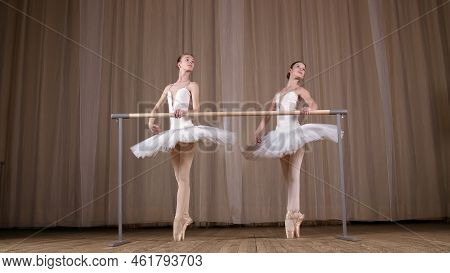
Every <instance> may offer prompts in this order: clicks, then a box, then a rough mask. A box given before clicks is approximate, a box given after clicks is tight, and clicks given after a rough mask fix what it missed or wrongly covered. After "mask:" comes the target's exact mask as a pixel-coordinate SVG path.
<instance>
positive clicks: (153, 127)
mask: <svg viewBox="0 0 450 273" xmlns="http://www.w3.org/2000/svg"><path fill="white" fill-rule="evenodd" d="M148 126H149V127H150V130H151V131H152V133H154V134H159V133H160V132H161V128H159V125H158V124H150V123H149V124H148Z"/></svg>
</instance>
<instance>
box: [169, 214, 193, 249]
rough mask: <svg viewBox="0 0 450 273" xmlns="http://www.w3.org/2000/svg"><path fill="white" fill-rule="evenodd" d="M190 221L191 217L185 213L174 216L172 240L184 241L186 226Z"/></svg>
mask: <svg viewBox="0 0 450 273" xmlns="http://www.w3.org/2000/svg"><path fill="white" fill-rule="evenodd" d="M192 223H193V221H192V218H191V217H189V215H187V214H185V215H183V216H181V217H175V219H174V221H173V240H174V241H176V242H179V241H184V234H185V232H186V228H187V227H188V226H189V225H190V224H192Z"/></svg>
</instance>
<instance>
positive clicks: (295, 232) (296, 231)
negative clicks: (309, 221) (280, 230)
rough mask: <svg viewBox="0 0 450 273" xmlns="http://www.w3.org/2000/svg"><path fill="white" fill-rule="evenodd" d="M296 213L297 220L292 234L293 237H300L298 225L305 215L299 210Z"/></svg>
mask: <svg viewBox="0 0 450 273" xmlns="http://www.w3.org/2000/svg"><path fill="white" fill-rule="evenodd" d="M296 214H298V217H297V221H296V222H295V230H294V236H295V238H300V225H301V224H302V222H303V219H305V215H304V214H302V213H301V212H298V213H296Z"/></svg>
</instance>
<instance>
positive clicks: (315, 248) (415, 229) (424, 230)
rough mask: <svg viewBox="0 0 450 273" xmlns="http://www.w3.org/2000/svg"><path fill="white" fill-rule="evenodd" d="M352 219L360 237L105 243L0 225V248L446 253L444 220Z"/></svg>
mask: <svg viewBox="0 0 450 273" xmlns="http://www.w3.org/2000/svg"><path fill="white" fill-rule="evenodd" d="M401 225H402V226H403V227H401V226H399V225H397V224H394V223H355V224H351V225H349V226H348V228H349V234H350V235H352V236H357V237H358V238H359V239H360V241H358V242H349V241H342V240H338V239H336V237H335V236H336V235H338V234H340V233H341V226H339V225H324V226H305V227H302V237H301V238H299V239H290V240H288V239H285V237H284V236H285V233H284V227H278V226H271V227H239V226H230V227H210V228H201V227H189V228H188V230H187V231H186V240H185V241H183V242H173V241H172V229H171V228H170V227H167V228H136V229H125V230H124V238H125V239H127V240H129V241H130V243H128V244H125V245H122V246H119V247H115V248H113V247H110V246H109V244H110V243H111V242H112V241H114V240H115V239H116V236H117V233H116V230H115V229H113V228H83V229H74V228H68V229H61V228H59V229H47V230H44V231H42V232H40V233H38V234H35V235H34V236H32V237H31V238H27V237H28V236H30V235H32V234H33V233H36V232H37V231H38V230H20V229H0V252H1V253H5V252H81V253H86V252H110V253H116V252H119V253H120V252H124V253H130V252H139V253H141V252H145V253H149V252H159V253H166V252H183V253H192V252H197V253H198V252H200V253H204V252H272V253H273V252H450V224H449V223H446V222H420V223H401Z"/></svg>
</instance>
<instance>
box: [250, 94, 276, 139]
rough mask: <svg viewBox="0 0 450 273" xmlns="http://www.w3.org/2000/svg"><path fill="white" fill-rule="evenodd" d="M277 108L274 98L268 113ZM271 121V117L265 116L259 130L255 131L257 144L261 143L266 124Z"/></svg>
mask: <svg viewBox="0 0 450 273" xmlns="http://www.w3.org/2000/svg"><path fill="white" fill-rule="evenodd" d="M275 107H276V102H275V97H274V98H273V100H272V102H271V103H270V104H269V109H267V110H268V111H274V110H275ZM269 120H270V116H269V115H268V116H264V117H263V119H262V120H261V122H260V123H259V126H258V128H257V129H256V131H255V136H254V137H255V140H256V143H261V137H262V135H263V134H264V129H265V128H266V124H267V122H269Z"/></svg>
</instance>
